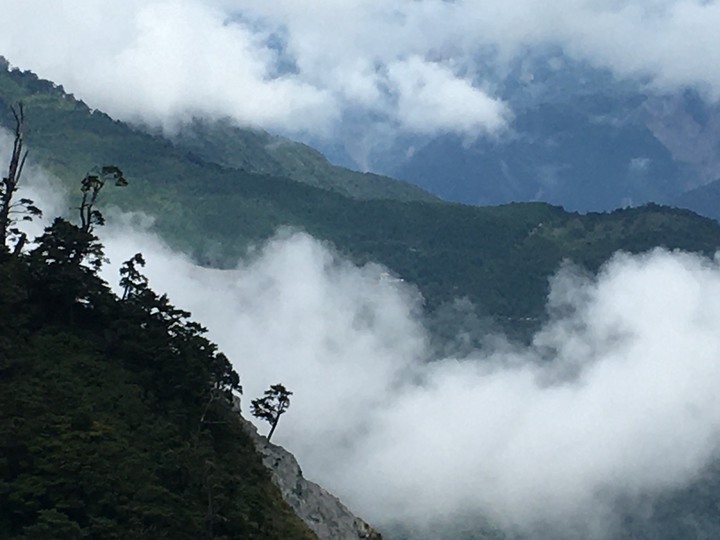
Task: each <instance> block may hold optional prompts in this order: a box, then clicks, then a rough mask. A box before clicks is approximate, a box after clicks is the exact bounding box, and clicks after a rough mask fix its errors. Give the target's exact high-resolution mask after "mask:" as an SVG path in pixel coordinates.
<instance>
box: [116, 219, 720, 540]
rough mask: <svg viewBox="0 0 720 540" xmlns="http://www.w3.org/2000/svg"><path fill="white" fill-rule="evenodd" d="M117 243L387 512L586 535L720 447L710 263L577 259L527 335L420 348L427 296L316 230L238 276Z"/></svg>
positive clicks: (654, 256)
mask: <svg viewBox="0 0 720 540" xmlns="http://www.w3.org/2000/svg"><path fill="white" fill-rule="evenodd" d="M128 233H129V234H128ZM107 245H108V251H109V253H110V255H111V258H112V259H113V261H114V262H116V263H117V262H119V261H122V260H124V259H127V258H128V257H129V256H131V255H132V254H133V253H134V252H135V251H137V250H142V251H143V252H145V254H146V255H147V257H146V258H147V259H148V263H149V268H148V274H149V276H150V278H151V284H152V285H153V286H154V287H156V288H159V289H161V290H167V291H168V292H169V293H170V296H171V298H173V299H174V301H175V302H176V303H177V304H178V305H180V306H182V307H184V308H189V309H191V310H192V311H193V313H194V315H195V316H196V317H197V318H198V319H199V320H201V321H202V322H203V323H204V324H206V325H208V327H209V328H210V335H211V337H212V338H213V339H214V340H216V341H217V342H218V343H219V344H220V346H221V348H222V349H223V350H224V351H225V352H226V353H227V354H228V355H229V356H230V357H231V359H232V360H233V362H234V363H235V366H236V368H237V370H238V371H239V373H240V374H241V377H242V379H243V385H244V387H245V396H246V397H245V398H244V404H245V411H246V413H247V405H248V404H249V400H250V399H252V398H253V397H256V396H259V395H260V394H261V393H262V391H263V390H264V389H265V388H266V387H268V386H269V385H270V384H273V383H276V382H282V383H284V384H285V385H286V386H287V387H288V388H289V389H291V390H292V391H293V392H294V396H293V401H292V406H291V408H290V410H289V412H288V413H287V414H286V416H284V417H283V419H282V421H281V423H280V426H279V429H278V431H277V434H276V439H277V442H278V443H280V444H284V445H286V446H287V447H288V448H289V449H290V450H291V451H293V452H294V453H296V455H297V456H298V458H299V460H300V462H301V464H302V466H303V470H304V471H305V473H306V474H307V476H308V477H310V478H311V479H314V480H316V481H319V482H320V483H322V484H323V485H325V486H326V487H328V488H330V489H331V490H333V491H334V492H336V493H337V494H338V495H340V496H341V497H342V498H343V500H345V501H346V503H347V504H349V505H350V506H351V507H352V508H353V509H355V510H356V511H358V512H360V513H361V515H364V516H365V517H367V518H368V519H370V520H374V521H375V522H380V523H383V522H389V521H393V520H398V519H399V520H401V521H405V522H409V523H423V522H425V521H427V520H430V521H432V520H435V519H444V518H446V517H447V516H453V515H457V514H462V513H474V514H477V513H479V512H481V513H483V514H484V515H486V516H489V517H490V518H491V519H493V520H495V521H496V522H498V523H501V524H502V525H504V526H508V527H519V528H520V529H521V530H529V529H531V528H534V527H538V526H545V527H551V528H555V527H556V528H558V529H559V530H568V529H567V528H568V527H571V528H572V527H575V528H576V529H572V530H576V531H580V532H579V534H580V535H581V536H584V537H589V535H590V534H594V533H596V532H597V531H595V530H594V529H593V528H594V527H600V524H602V527H601V530H605V527H606V524H607V523H608V522H609V521H610V520H611V518H612V508H613V505H614V504H615V503H616V502H617V501H618V500H620V499H622V500H626V501H627V500H629V501H633V500H636V499H638V500H639V499H640V498H646V497H650V498H652V497H653V496H655V495H658V494H660V493H665V492H668V491H669V490H672V489H675V488H680V487H683V486H686V485H688V484H689V483H691V482H692V481H693V480H695V479H697V478H698V476H699V475H700V474H702V471H703V468H704V467H705V466H706V465H708V464H709V463H710V462H711V461H712V460H713V459H714V458H716V457H717V455H718V449H719V445H720V397H719V396H718V393H717V387H718V384H720V358H718V353H717V351H718V350H720V306H718V304H717V302H714V301H713V299H714V298H717V297H718V295H720V266H719V265H718V263H717V261H715V262H712V261H709V260H706V259H702V258H699V257H696V256H694V255H689V254H684V253H669V252H666V251H663V250H657V251H654V252H651V253H648V254H645V255H641V256H629V255H623V254H618V255H616V256H615V257H614V258H613V259H612V260H611V261H609V262H608V263H607V264H606V265H605V267H604V268H603V270H602V271H601V272H600V274H599V275H598V276H597V277H590V276H584V275H582V274H581V273H579V272H577V271H576V270H574V269H573V268H572V267H567V268H564V269H562V270H561V271H559V273H558V274H557V275H556V276H555V277H554V279H553V284H552V293H551V295H550V298H549V305H548V309H549V310H550V312H551V313H554V314H555V316H554V317H553V318H552V320H551V322H549V323H548V324H547V325H546V326H545V327H544V328H543V329H542V330H541V331H540V332H539V333H538V334H537V335H536V337H535V339H534V343H533V344H532V346H530V347H527V348H518V347H516V346H512V345H509V344H505V345H504V346H498V347H496V348H495V349H494V350H492V351H487V350H486V351H484V352H474V353H471V354H470V355H468V356H465V357H463V358H444V359H441V360H435V361H432V362H427V359H428V354H429V353H428V352H427V351H428V336H427V335H426V333H425V331H424V329H423V327H422V325H421V324H420V323H419V317H418V315H419V307H418V306H419V303H418V297H417V293H416V291H414V290H413V289H412V287H408V286H407V285H404V284H398V283H390V282H387V281H383V279H382V278H381V272H382V269H381V268H380V267H376V266H373V265H370V266H366V267H363V268H357V267H354V266H352V265H351V264H349V263H348V262H346V261H343V260H342V259H340V258H338V257H337V256H336V255H334V254H333V252H332V249H331V248H329V247H328V246H326V245H323V244H322V243H321V242H319V241H317V240H315V239H313V238H311V237H309V236H307V235H304V234H293V233H290V232H285V233H282V234H280V235H279V236H278V237H277V238H276V239H274V240H273V241H271V242H269V243H268V244H267V245H264V246H261V247H259V248H258V250H257V251H256V252H255V253H254V254H253V255H252V256H250V257H249V258H248V259H246V260H244V261H241V262H240V263H239V265H238V267H237V268H236V269H235V270H231V271H219V270H208V269H200V268H197V267H194V266H193V265H192V264H191V263H190V262H189V261H187V260H186V259H184V258H182V257H181V256H179V255H177V254H173V253H171V252H170V251H169V250H168V249H167V248H165V247H163V246H162V244H161V243H160V242H159V241H158V240H156V239H153V238H152V237H149V236H147V235H138V234H137V233H132V232H130V231H128V230H124V231H122V233H121V232H120V231H119V230H118V231H116V232H112V233H111V234H110V236H109V237H108V238H107ZM108 279H111V278H110V277H109V278H108ZM113 279H114V276H113ZM498 342H500V343H501V342H502V341H501V340H498ZM260 429H261V432H262V430H264V429H266V426H260ZM593 531H594V532H593Z"/></svg>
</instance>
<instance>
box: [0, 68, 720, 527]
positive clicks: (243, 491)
mask: <svg viewBox="0 0 720 540" xmlns="http://www.w3.org/2000/svg"><path fill="white" fill-rule="evenodd" d="M19 101H22V102H24V104H25V111H26V114H27V122H28V125H27V128H28V131H27V137H26V140H27V143H28V145H29V147H30V148H31V154H30V156H31V158H30V159H31V160H32V161H34V162H35V163H38V164H41V165H43V166H45V167H47V168H48V169H49V170H51V171H52V172H53V173H55V174H56V175H58V176H59V178H60V179H61V180H62V181H63V182H66V183H67V185H71V184H72V185H73V186H74V187H75V183H76V181H77V179H78V178H83V177H84V178H86V179H87V180H88V184H87V186H88V189H87V190H86V191H85V193H86V194H88V197H89V198H90V199H88V198H86V202H87V201H88V200H92V199H91V198H92V190H93V189H94V187H93V186H97V185H98V184H97V182H98V181H100V179H101V177H102V176H103V174H91V175H89V176H85V174H86V171H88V170H91V168H92V167H93V166H94V165H95V164H98V163H103V164H104V163H118V164H122V166H123V173H124V174H120V177H122V178H125V177H127V178H129V179H130V181H131V182H132V185H133V187H132V189H131V190H118V192H117V193H114V194H113V201H114V202H117V204H119V205H120V206H121V207H122V208H125V209H132V210H143V211H146V212H148V213H150V214H152V215H153V216H154V217H155V218H156V224H155V227H156V229H157V231H158V232H159V233H160V234H162V235H163V237H164V238H165V239H166V240H167V241H169V242H170V243H171V244H172V245H173V246H175V247H177V248H180V249H183V250H185V251H187V252H189V253H191V254H192V255H193V256H194V257H195V258H196V259H197V260H198V261H200V262H202V263H204V264H212V265H228V264H233V262H234V261H235V260H236V258H237V257H238V256H240V255H242V254H243V253H244V252H245V249H246V248H247V247H248V245H251V244H253V243H256V242H260V241H262V240H263V239H266V238H268V237H270V236H272V235H273V234H274V233H275V231H276V230H277V228H278V227H279V226H286V225H290V226H292V227H295V228H298V229H302V230H306V231H308V232H309V233H311V234H313V235H314V236H316V237H318V238H321V239H324V240H328V241H330V242H332V243H333V244H334V245H335V246H336V247H337V249H338V251H340V252H341V253H342V254H344V255H346V256H348V257H350V258H352V259H353V260H354V261H355V262H357V263H365V262H368V261H378V262H381V263H384V264H385V265H387V266H388V267H389V268H390V269H392V271H393V272H394V273H396V274H397V275H399V276H401V277H403V278H404V279H406V280H407V281H409V282H411V283H414V284H415V285H417V286H418V287H419V288H420V290H421V291H422V293H423V294H424V296H425V298H426V300H427V307H428V308H430V310H431V311H433V310H434V311H435V312H440V311H441V309H439V308H442V307H443V306H446V305H447V303H449V302H450V301H452V300H453V299H454V298H456V297H458V296H466V297H468V298H469V299H470V300H472V301H473V302H475V303H476V304H478V305H479V306H480V309H481V310H482V311H484V312H485V313H487V314H489V315H491V316H492V317H494V318H495V319H496V320H497V321H498V322H499V323H500V324H502V325H503V327H504V328H505V329H506V330H508V331H510V332H512V333H513V334H514V335H517V336H525V335H527V333H528V332H529V331H530V330H532V328H534V327H535V326H536V325H537V324H539V320H540V319H541V318H542V316H543V306H544V299H545V294H546V292H547V279H548V276H549V275H550V274H551V273H552V272H554V271H555V270H556V269H557V267H558V265H559V264H560V262H561V261H562V260H563V259H571V260H573V261H575V262H576V263H579V264H581V265H584V266H585V267H587V268H588V269H589V270H596V269H597V268H598V267H599V266H600V265H601V264H602V263H603V262H604V261H605V260H606V259H607V258H608V257H609V256H610V255H611V254H612V253H613V252H615V251H616V250H618V249H623V250H626V251H631V252H640V251H644V250H647V249H650V248H653V247H655V246H665V247H667V248H670V249H675V248H678V249H685V250H691V251H698V252H703V253H707V254H711V253H714V251H715V250H716V248H717V247H718V245H720V226H719V225H718V224H717V223H715V222H714V221H711V220H708V219H704V218H700V217H698V216H696V215H694V214H692V213H691V212H687V211H681V210H674V209H669V208H665V207H660V206H656V205H648V206H645V207H642V208H636V209H627V210H618V211H615V212H612V213H607V214H588V215H580V214H575V213H567V212H565V211H563V210H562V209H561V208H557V207H552V206H549V205H546V204H539V203H526V204H510V205H505V206H501V207H494V208H480V207H471V206H463V205H457V204H447V203H442V202H438V201H434V200H431V197H428V196H427V195H425V194H422V193H420V192H416V191H413V190H407V189H406V187H402V186H403V185H402V184H392V183H391V181H389V180H386V179H383V178H380V177H373V176H371V175H359V173H351V172H350V171H341V170H339V169H337V168H333V167H332V166H329V165H328V164H327V162H325V161H324V158H322V156H319V155H318V154H313V153H312V151H310V150H307V151H306V149H303V148H302V147H301V146H300V145H298V146H292V145H287V146H285V141H283V140H278V139H274V138H272V137H271V136H269V135H267V134H262V133H261V134H260V135H258V136H257V137H255V138H253V137H254V136H251V135H252V134H251V133H250V132H248V131H246V130H237V129H236V128H231V127H228V126H227V125H223V124H222V123H220V124H218V125H202V126H200V127H197V126H196V127H195V128H193V129H194V132H193V133H185V134H181V135H182V136H181V137H178V139H177V140H176V142H175V143H171V142H169V141H168V140H166V139H163V138H162V137H159V136H153V135H151V134H148V133H145V132H142V131H139V130H136V129H133V128H131V127H129V126H127V125H125V124H123V123H121V122H117V121H113V120H112V119H110V118H109V117H108V116H107V115H105V114H103V113H100V112H97V111H91V110H90V109H89V108H88V107H87V106H85V105H84V104H83V103H82V102H79V101H76V100H75V99H74V98H73V97H72V96H69V95H67V94H65V93H64V92H63V91H62V89H61V88H58V87H56V86H55V85H53V84H52V83H50V82H48V81H42V80H40V79H38V78H37V77H36V76H34V75H33V74H31V73H20V72H17V71H13V72H9V71H2V70H0V123H2V124H3V125H5V126H8V127H11V128H12V127H13V126H14V122H15V118H14V117H13V115H12V114H11V112H10V109H9V108H7V107H5V105H11V104H15V103H17V102H19ZM193 137H194V139H193ZM273 142H280V143H282V144H279V145H277V148H282V150H278V149H277V148H274V147H273V148H269V147H272V146H273V145H272V143H273ZM223 145H224V146H223ZM243 145H246V147H245V148H244V147H243ZM243 148H244V150H243ZM263 152H265V154H263ZM105 172H107V173H108V174H109V175H110V176H111V177H112V176H113V173H114V172H118V171H114V170H106V171H105ZM99 173H103V170H102V169H101V170H100V171H99ZM336 173H337V174H336ZM343 175H344V176H343ZM311 184H312V185H311ZM390 186H393V187H390ZM398 186H400V187H398ZM347 195H352V197H348V196H347ZM92 202H93V205H94V200H92ZM81 208H85V209H86V210H88V208H87V206H86V205H82V204H81ZM93 210H94V208H93V207H92V206H91V207H90V208H89V212H90V213H87V212H86V213H85V214H83V215H84V216H85V218H84V219H85V221H84V222H83V226H81V227H77V226H75V225H72V224H71V223H69V222H68V221H66V220H64V219H61V218H58V219H56V220H55V221H54V222H53V224H52V225H51V226H50V227H49V228H48V229H47V230H46V232H45V234H43V235H42V236H41V237H40V238H39V239H38V242H39V244H38V245H37V247H35V248H34V249H33V250H32V251H31V252H30V253H27V254H22V253H19V252H18V253H17V254H16V255H13V254H11V253H9V252H8V251H6V250H3V251H1V252H0V321H2V324H1V325H0V415H1V416H0V420H1V421H0V508H2V509H3V512H1V513H0V531H2V537H3V538H18V539H20V538H21V539H45V538H49V537H52V538H61V539H63V538H103V539H105V538H109V539H112V538H118V539H120V538H163V537H166V538H179V539H182V538H246V539H253V538H255V539H276V538H277V539H290V538H292V539H299V540H302V539H304V538H313V536H312V534H311V533H310V532H309V531H308V530H307V529H306V528H305V526H304V525H303V524H302V523H300V522H299V521H298V519H297V518H296V517H295V516H294V515H293V514H292V512H291V511H290V509H289V508H288V507H287V506H286V505H285V504H284V503H283V502H282V500H281V498H280V495H279V493H278V491H277V490H276V489H275V488H274V487H273V486H272V484H271V483H270V481H269V476H268V473H267V471H266V470H265V469H264V468H263V466H262V464H261V462H260V460H259V458H258V456H257V454H256V453H255V451H254V448H253V446H252V443H251V441H250V440H249V438H248V437H247V436H246V435H245V433H244V432H243V430H242V426H241V424H240V420H239V418H238V416H237V415H236V413H234V412H233V410H232V403H231V398H232V393H233V392H235V393H237V392H238V391H239V390H240V387H239V383H240V381H239V377H238V375H237V374H236V373H235V372H234V371H233V370H232V369H231V367H230V364H229V361H228V360H227V358H225V357H224V356H223V355H222V354H221V353H220V352H218V351H217V350H216V347H215V346H214V345H213V344H212V343H210V342H209V341H207V339H206V338H205V337H204V335H203V334H204V329H203V328H202V327H201V326H199V325H198V324H196V323H193V322H192V321H190V320H189V314H188V313H186V312H184V311H182V310H179V309H177V308H175V307H174V306H172V305H171V304H170V302H169V300H168V299H167V298H166V297H164V296H158V295H157V294H155V293H154V292H153V291H152V290H151V289H150V288H149V284H148V283H147V280H146V279H145V277H144V276H143V274H142V272H141V268H142V266H143V265H144V259H143V257H142V256H141V255H140V254H137V255H135V256H134V257H133V258H131V259H130V260H129V261H127V262H126V263H125V264H124V265H123V268H122V270H121V282H120V283H121V288H122V294H121V296H120V297H119V298H118V297H117V296H115V295H114V294H112V293H111V292H110V291H109V289H108V286H107V284H105V283H104V282H102V280H100V279H99V278H98V276H97V270H98V268H99V267H100V265H101V264H102V261H103V255H102V246H101V245H100V244H99V243H98V241H97V239H96V238H95V237H94V236H93V234H92V225H93V224H99V223H100V221H98V219H97V216H95V217H93V216H94V214H92V211H93ZM85 225H88V226H85ZM81 261H84V262H82V263H81ZM441 330H442V329H441ZM278 417H279V414H278V415H277V416H276V417H275V420H277V418H278ZM716 468H717V467H716ZM716 468H715V469H713V470H711V471H709V472H708V474H707V475H706V477H705V478H704V479H703V480H702V481H701V482H698V483H696V484H695V485H693V486H692V487H691V488H688V489H687V490H683V491H681V492H677V493H671V494H669V495H667V496H666V497H665V498H663V499H662V500H661V502H660V504H659V505H658V506H657V512H656V514H655V516H653V521H652V522H650V523H648V522H647V521H645V520H643V521H632V519H635V518H631V517H629V518H628V523H627V527H625V531H626V533H625V535H624V536H621V537H618V538H628V539H630V538H633V539H640V538H682V537H692V534H694V532H693V531H697V530H702V531H706V532H708V536H707V537H715V536H717V531H718V527H717V519H716V515H717V508H718V493H720V488H718V486H719V485H720V482H719V481H718V478H720V473H718V471H717V470H716ZM678 516H681V517H682V519H680V518H679V517H678ZM439 527H440V526H439ZM453 527H454V528H453ZM397 534H398V538H405V537H407V538H410V537H416V531H413V530H409V529H407V528H403V527H400V526H398V531H397ZM429 534H430V535H431V536H432V537H433V538H442V537H443V535H445V536H444V537H446V538H468V539H471V538H502V537H503V534H502V533H501V532H500V531H497V530H496V529H495V528H494V527H492V526H491V525H490V524H488V523H486V522H485V521H484V520H483V519H482V518H481V517H477V518H476V519H475V518H474V517H473V518H472V519H468V520H467V522H465V521H462V522H458V523H454V524H450V525H447V526H446V525H445V524H442V527H441V528H440V529H438V530H437V531H434V530H431V531H430V533H429Z"/></svg>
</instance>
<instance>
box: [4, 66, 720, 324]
mask: <svg viewBox="0 0 720 540" xmlns="http://www.w3.org/2000/svg"><path fill="white" fill-rule="evenodd" d="M18 101H23V102H24V103H25V108H26V112H27V129H26V131H27V141H28V144H29V146H30V148H31V149H32V150H31V161H34V162H36V163H39V164H42V165H43V166H45V167H47V168H48V169H50V170H51V171H52V172H54V173H55V174H57V175H58V176H59V177H60V178H61V179H62V180H63V181H64V182H66V184H67V186H71V187H72V189H76V188H75V186H77V181H78V179H79V178H82V176H83V175H84V174H85V173H86V172H87V171H88V170H89V169H90V168H91V167H93V166H95V165H98V164H107V163H112V164H118V165H120V166H121V167H122V168H123V169H124V171H125V173H126V175H127V176H128V178H129V179H130V181H131V183H132V185H133V189H132V190H121V192H118V193H114V194H112V197H111V198H109V199H108V200H109V202H110V203H116V204H118V205H119V206H120V207H122V208H125V209H133V210H143V211H146V212H148V213H150V214H151V215H153V216H155V218H156V222H155V228H156V230H157V231H158V232H159V233H160V234H161V235H162V236H163V237H164V238H165V239H166V240H167V241H169V242H170V244H171V245H173V246H174V247H176V248H179V249H182V250H185V251H186V252H188V253H191V254H192V255H193V256H194V257H195V258H196V259H197V260H198V261H199V262H201V263H203V264H207V265H214V266H224V265H230V264H234V261H236V260H237V257H238V256H241V255H242V254H243V253H244V252H245V250H246V248H247V246H248V245H249V244H251V243H254V242H258V241H261V240H263V239H266V238H268V237H270V236H272V235H273V234H274V233H275V231H276V230H277V228H278V227H280V226H288V225H289V226H292V227H295V228H298V229H301V230H305V231H308V232H309V233H311V234H313V235H314V236H316V237H318V238H321V239H324V240H328V241H330V242H332V243H333V244H334V245H335V246H336V247H337V249H338V250H339V251H340V252H341V253H343V254H345V255H347V256H350V257H351V258H352V259H353V260H354V261H356V262H358V263H363V262H366V261H377V262H381V263H383V264H385V265H387V266H388V267H389V268H391V269H392V270H393V271H394V272H395V273H396V274H398V275H399V276H401V277H403V278H404V279H406V280H408V281H410V282H412V283H415V284H416V285H417V286H418V287H419V288H420V289H421V291H422V293H423V294H424V296H425V298H426V300H427V304H428V307H430V308H434V307H436V306H439V305H441V304H442V303H443V302H446V301H448V300H451V299H452V298H455V297H457V296H467V297H468V298H469V299H470V300H472V301H473V302H475V303H476V304H477V305H479V306H480V309H481V310H482V311H484V312H485V313H489V314H492V315H493V316H495V317H496V318H497V319H498V320H499V321H501V323H502V324H503V325H504V326H505V327H506V329H509V330H511V331H513V332H515V333H517V332H520V333H523V332H524V329H523V328H524V327H527V326H528V324H529V325H530V326H533V325H534V324H535V322H534V321H536V320H537V319H538V318H540V317H541V316H542V313H543V306H544V299H545V295H546V292H547V278H548V276H549V275H550V274H552V272H554V271H555V270H556V269H557V267H558V265H559V264H560V262H561V261H562V260H563V259H564V258H570V259H572V260H574V261H576V262H577V263H579V264H583V265H585V266H587V267H588V268H589V269H591V270H594V269H596V268H597V267H598V266H599V265H600V264H601V263H602V262H603V261H604V260H606V259H607V258H608V257H609V256H610V255H611V254H612V253H613V252H614V251H616V250H618V249H624V250H628V251H643V250H647V249H650V248H652V247H655V246H658V245H662V246H666V247H668V248H681V249H687V250H693V251H702V252H705V253H712V252H714V250H715V249H716V247H717V246H718V245H720V226H718V224H717V223H715V222H714V221H711V220H709V219H704V218H700V217H698V216H696V215H695V214H692V213H691V212H687V211H680V210H672V209H669V208H663V207H659V206H654V205H651V206H647V207H642V208H638V209H629V210H619V211H615V212H612V213H608V214H589V215H579V214H575V213H567V212H564V211H563V210H562V209H560V208H557V207H552V206H549V205H546V204H541V203H524V204H510V205H505V206H500V207H473V206H465V205H458V204H450V203H443V202H433V201H398V200H392V199H372V200H362V199H358V198H350V197H346V196H343V195H341V194H340V193H337V192H335V191H330V190H327V189H319V188H316V187H313V186H310V185H308V184H306V183H302V182H298V181H294V180H291V179H288V178H282V177H279V176H271V175H262V174H256V173H251V172H248V171H246V170H240V169H237V168H232V167H231V166H229V165H230V164H231V163H230V162H231V161H233V160H234V159H236V158H233V157H232V155H235V154H232V155H231V156H230V157H228V158H227V159H226V160H225V161H226V162H225V163H224V164H218V163H216V162H214V161H220V158H221V157H222V156H224V155H225V154H224V153H223V152H222V151H221V150H219V149H216V148H210V147H208V149H206V150H204V153H205V154H207V155H209V156H210V155H211V154H212V156H211V157H212V159H213V160H214V161H206V160H205V159H203V158H202V157H201V156H200V155H199V154H198V153H195V152H191V151H189V150H186V149H183V148H180V146H178V145H175V144H173V143H171V142H169V141H168V140H166V139H163V138H162V137H160V136H153V135H150V134H147V133H145V132H142V131H139V130H137V129H134V128H132V127H130V126H128V125H126V124H124V123H122V122H118V121H114V120H112V119H111V118H110V117H108V116H107V115H105V114H103V113H101V112H99V111H91V110H90V109H88V107H87V106H86V105H84V104H83V103H82V102H79V101H76V100H75V99H74V98H73V97H72V96H69V95H66V94H65V93H64V92H63V91H62V90H61V89H60V88H57V87H55V85H54V84H52V83H50V82H48V81H43V80H39V79H38V78H37V77H36V76H35V75H33V74H32V73H28V72H26V73H21V72H19V71H0V121H2V122H3V123H4V124H5V125H10V123H11V117H10V115H9V111H8V109H7V105H9V104H12V103H15V102H18ZM217 133H220V132H213V135H212V137H210V136H208V137H207V138H206V139H204V140H205V141H206V142H208V144H209V142H210V141H212V140H216V139H217ZM231 143H232V144H231ZM228 144H229V145H230V146H232V147H236V146H237V145H239V144H240V143H239V142H238V140H237V139H233V140H232V141H230V140H228ZM247 153H251V151H250V150H247ZM237 159H241V158H237ZM318 159H319V158H318Z"/></svg>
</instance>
